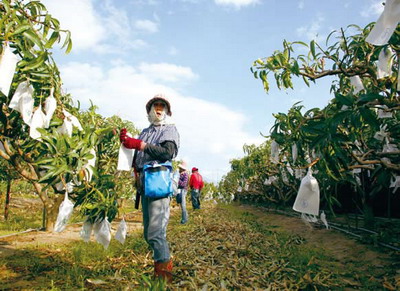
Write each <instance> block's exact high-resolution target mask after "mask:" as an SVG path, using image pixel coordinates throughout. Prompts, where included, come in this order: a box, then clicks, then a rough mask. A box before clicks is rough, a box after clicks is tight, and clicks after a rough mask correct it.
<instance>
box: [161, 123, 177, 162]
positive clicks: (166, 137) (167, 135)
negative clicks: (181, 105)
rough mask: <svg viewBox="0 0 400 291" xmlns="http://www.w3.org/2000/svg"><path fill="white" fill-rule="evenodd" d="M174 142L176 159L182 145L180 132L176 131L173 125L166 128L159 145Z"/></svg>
mask: <svg viewBox="0 0 400 291" xmlns="http://www.w3.org/2000/svg"><path fill="white" fill-rule="evenodd" d="M167 141H168V142H173V143H174V144H175V152H174V156H173V158H175V157H176V156H177V154H178V149H179V144H180V137H179V133H178V130H177V129H176V127H175V125H173V124H171V125H168V126H166V127H165V129H164V131H163V133H162V135H161V137H160V140H159V143H160V144H163V143H164V142H167Z"/></svg>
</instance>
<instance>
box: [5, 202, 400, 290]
mask: <svg viewBox="0 0 400 291" xmlns="http://www.w3.org/2000/svg"><path fill="white" fill-rule="evenodd" d="M263 219H265V217H264V216H263V217H259V216H258V214H257V213H256V212H252V211H250V210H243V209H241V208H239V207H235V206H230V205H228V206H218V207H212V206H206V205H204V207H203V209H201V211H193V210H191V209H190V207H189V223H188V224H185V225H181V224H180V211H177V212H175V213H174V212H173V213H172V216H171V219H170V223H169V230H168V240H169V242H170V245H171V251H172V254H173V256H174V276H175V277H174V282H173V284H171V285H169V286H166V285H165V283H164V282H162V281H159V280H153V279H152V274H153V260H152V254H151V251H150V249H149V247H148V246H147V244H146V242H145V241H144V239H143V235H142V232H141V230H140V229H139V230H137V231H135V232H131V233H129V236H128V237H127V240H126V242H125V244H124V245H122V244H120V243H119V242H118V241H116V240H115V239H113V240H112V241H111V244H110V246H109V248H108V249H107V250H105V249H104V248H103V247H102V246H101V245H100V244H98V243H96V242H93V241H91V242H89V243H85V242H83V241H78V242H74V243H70V244H64V245H61V244H59V245H39V246H34V247H25V248H23V249H18V250H17V251H16V252H15V254H13V255H12V256H10V257H7V258H6V259H5V260H3V259H2V265H0V281H1V282H2V288H6V289H7V288H9V289H28V290H35V289H40V290H88V289H90V290H92V289H93V290H94V289H97V290H105V289H112V290H125V289H128V290H165V289H168V288H171V289H172V290H181V289H187V290H200V289H207V290H221V289H224V288H225V289H227V290H243V289H249V290H266V289H268V288H269V289H271V290H285V289H287V290H299V289H300V290H344V289H346V288H353V287H354V286H355V287H356V289H360V288H361V287H359V286H362V289H363V290H382V289H383V288H382V286H383V285H382V284H383V282H384V280H387V282H389V283H390V284H392V285H394V284H395V276H396V274H395V272H394V271H395V269H394V270H386V269H385V270H384V271H385V272H384V275H382V276H378V275H376V274H373V273H371V272H367V273H366V272H363V271H362V268H361V267H363V266H359V265H357V264H353V265H350V266H347V265H346V268H343V266H342V265H340V264H338V262H337V260H336V259H335V258H334V257H333V256H332V255H331V254H330V253H329V252H327V251H326V250H323V249H322V248H320V247H315V246H312V245H310V244H308V243H307V241H306V240H305V239H304V238H303V237H301V236H299V235H295V234H291V233H287V232H285V231H279V232H278V231H277V227H276V226H271V225H269V224H268V223H265V221H263ZM385 268H386V267H385ZM372 276H375V279H374V280H371V277H372ZM385 278H386V279H385ZM24 284H26V285H24ZM352 284H359V285H352ZM357 286H358V287H357Z"/></svg>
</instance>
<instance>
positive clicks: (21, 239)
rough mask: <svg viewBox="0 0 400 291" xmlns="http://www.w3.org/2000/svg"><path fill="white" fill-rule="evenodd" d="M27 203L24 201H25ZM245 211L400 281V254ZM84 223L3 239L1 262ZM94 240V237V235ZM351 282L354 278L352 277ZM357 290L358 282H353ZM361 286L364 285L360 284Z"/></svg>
mask: <svg viewBox="0 0 400 291" xmlns="http://www.w3.org/2000/svg"><path fill="white" fill-rule="evenodd" d="M22 202H23V201H22ZM238 207H240V208H242V209H243V210H245V211H248V212H250V213H252V214H254V215H255V216H256V217H257V221H258V222H260V223H265V224H267V225H268V226H270V227H273V229H274V231H278V232H280V231H281V232H287V233H289V234H292V235H298V236H300V237H302V238H303V239H305V240H306V241H307V244H308V245H311V246H315V247H318V248H322V249H324V250H326V251H327V252H329V253H330V255H332V256H333V257H334V259H335V261H336V262H338V264H340V265H342V266H343V268H346V267H348V266H351V265H357V266H361V268H360V269H361V270H362V271H365V272H368V273H370V274H374V275H375V276H376V275H379V273H382V274H383V273H384V270H385V268H391V269H392V270H396V269H397V271H396V273H397V274H398V276H397V277H398V278H399V281H400V264H399V263H394V260H393V258H394V257H395V256H396V257H398V256H399V255H400V254H399V253H398V252H397V253H395V252H392V251H389V250H384V249H377V248H374V247H373V246H371V245H366V244H362V243H360V242H359V241H357V240H355V239H353V238H351V237H348V236H346V235H344V234H343V233H339V232H337V231H335V230H332V229H326V228H324V227H316V226H311V225H309V224H306V223H305V222H304V221H302V220H301V219H300V218H296V217H289V216H285V215H281V214H277V213H274V212H272V211H266V209H264V208H258V207H254V206H245V205H241V206H238ZM178 210H179V208H176V207H172V214H171V215H180V213H179V212H178ZM140 216H141V212H134V213H130V214H127V215H125V221H126V223H127V224H128V229H129V232H134V231H141V229H142V221H141V217H140ZM119 221H120V220H119V219H116V220H115V221H114V222H113V223H112V231H113V232H115V231H116V229H117V228H118V223H119ZM81 228H82V223H76V224H70V225H68V226H67V227H66V229H65V230H64V231H63V232H61V233H51V232H43V231H38V230H32V231H29V232H24V233H20V234H15V235H10V236H6V237H2V238H0V261H1V260H3V259H4V258H6V257H7V256H11V255H13V254H14V253H15V252H16V251H17V250H21V249H24V248H27V247H36V246H40V245H53V246H54V247H57V246H58V245H61V244H69V243H71V242H75V241H79V240H81V237H80V230H81ZM92 240H94V238H93V236H92ZM349 280H350V281H351V280H352V279H350V278H349ZM349 284H351V285H353V286H354V287H355V288H356V289H357V282H350V283H349ZM358 287H360V286H358Z"/></svg>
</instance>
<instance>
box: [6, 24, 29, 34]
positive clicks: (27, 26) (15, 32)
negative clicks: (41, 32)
mask: <svg viewBox="0 0 400 291" xmlns="http://www.w3.org/2000/svg"><path fill="white" fill-rule="evenodd" d="M28 29H31V26H30V25H29V24H25V25H22V26H19V27H18V28H17V29H16V30H14V32H13V33H11V35H10V36H14V35H16V34H20V33H22V32H24V31H26V30H28Z"/></svg>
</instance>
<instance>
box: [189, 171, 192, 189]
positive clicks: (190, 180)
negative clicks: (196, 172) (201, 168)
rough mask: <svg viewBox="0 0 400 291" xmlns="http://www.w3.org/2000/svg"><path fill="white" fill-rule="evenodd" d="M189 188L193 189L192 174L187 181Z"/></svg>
mask: <svg viewBox="0 0 400 291" xmlns="http://www.w3.org/2000/svg"><path fill="white" fill-rule="evenodd" d="M189 187H190V188H192V187H193V174H192V175H190V179H189Z"/></svg>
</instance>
